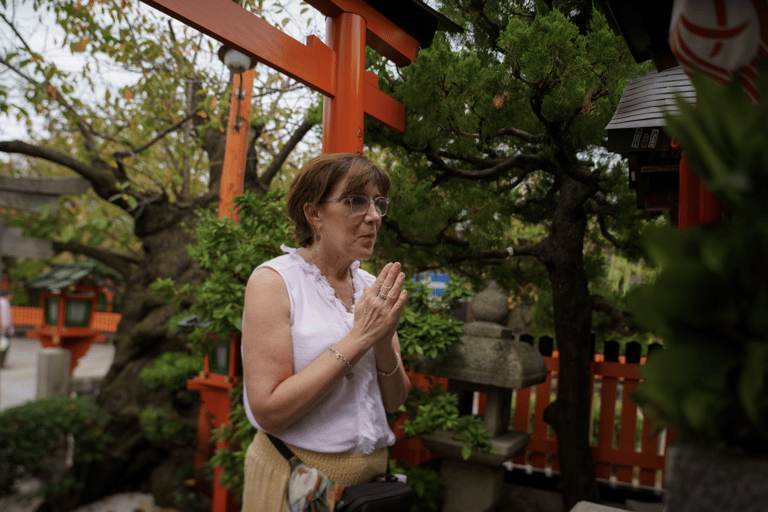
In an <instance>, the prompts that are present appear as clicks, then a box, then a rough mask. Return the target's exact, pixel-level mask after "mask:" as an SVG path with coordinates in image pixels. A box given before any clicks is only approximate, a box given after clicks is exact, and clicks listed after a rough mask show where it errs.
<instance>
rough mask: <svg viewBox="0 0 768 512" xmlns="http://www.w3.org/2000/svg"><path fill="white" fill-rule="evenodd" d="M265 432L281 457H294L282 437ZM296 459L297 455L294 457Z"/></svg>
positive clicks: (288, 458)
mask: <svg viewBox="0 0 768 512" xmlns="http://www.w3.org/2000/svg"><path fill="white" fill-rule="evenodd" d="M264 433H265V434H267V437H268V438H269V440H270V441H271V442H272V444H273V445H274V447H275V448H276V449H277V451H278V452H280V455H282V456H283V458H284V459H285V460H287V461H290V460H291V459H292V458H294V457H296V454H295V453H293V450H291V449H290V448H288V446H286V444H285V443H284V442H283V440H282V439H278V438H276V437H275V436H273V435H272V434H268V433H267V432H264ZM296 458H297V459H298V457H296ZM299 460H301V459H299ZM385 474H386V475H387V477H389V448H387V472H386V473H385Z"/></svg>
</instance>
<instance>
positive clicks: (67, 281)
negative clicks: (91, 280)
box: [25, 263, 96, 291]
mask: <svg viewBox="0 0 768 512" xmlns="http://www.w3.org/2000/svg"><path fill="white" fill-rule="evenodd" d="M95 271H96V264H95V263H62V264H56V265H53V266H52V267H51V268H50V269H49V270H46V271H45V272H43V273H42V274H40V275H39V276H37V277H36V278H34V279H32V280H30V281H27V282H26V283H25V284H26V287H27V288H36V289H46V290H49V291H56V290H61V289H64V288H67V287H68V286H72V285H75V284H78V283H79V282H81V281H83V280H84V279H86V278H87V277H88V276H91V275H93V274H94V272H95Z"/></svg>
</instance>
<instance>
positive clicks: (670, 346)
mask: <svg viewBox="0 0 768 512" xmlns="http://www.w3.org/2000/svg"><path fill="white" fill-rule="evenodd" d="M760 80H761V93H762V94H761V95H762V97H763V98H766V97H768V64H764V65H763V66H762V69H761V75H760ZM696 87H697V92H698V105H697V106H692V105H687V104H684V103H681V105H680V107H681V115H680V117H679V118H670V119H669V120H668V126H669V130H670V131H671V133H672V134H673V135H674V136H675V137H677V138H678V139H679V140H680V142H681V144H682V147H683V148H684V149H685V150H686V151H687V154H688V158H689V160H690V162H691V164H692V166H693V168H694V170H695V171H696V173H697V174H698V175H699V176H700V177H701V178H702V181H703V182H704V184H705V186H706V187H707V188H708V189H709V190H711V191H712V192H714V193H715V194H716V195H717V196H718V197H719V198H720V199H721V200H722V201H723V203H724V204H725V205H726V206H727V208H728V209H729V216H730V218H729V219H728V220H726V221H725V222H722V223H719V224H715V225H712V226H695V227H691V228H689V229H687V230H686V231H684V232H682V233H680V232H678V231H676V230H675V229H673V228H670V227H667V228H657V229H654V230H651V231H649V232H648V233H647V234H646V235H645V237H644V238H645V244H646V248H647V250H648V252H649V253H650V254H651V256H652V257H653V258H654V259H655V260H656V261H657V262H658V263H659V264H660V266H661V273H660V274H659V276H658V278H657V280H656V282H655V283H654V284H653V285H646V286H642V287H638V288H636V289H635V290H633V296H632V297H631V302H630V303H631V304H632V307H633V312H634V313H635V314H636V315H637V317H638V319H639V320H641V321H642V322H644V323H645V324H646V325H647V326H648V327H650V328H652V329H654V330H656V331H657V332H658V333H659V334H660V336H661V338H662V339H663V340H664V345H665V348H664V350H663V351H660V353H657V354H653V355H651V356H650V357H649V358H648V361H647V363H646V364H645V366H644V368H643V378H644V382H643V384H642V385H641V386H640V387H639V388H638V389H637V390H636V392H635V395H634V398H635V400H636V401H637V402H638V404H640V405H641V406H642V407H643V408H644V411H645V412H646V413H647V415H648V416H649V417H651V418H652V419H655V420H656V422H657V423H658V424H659V425H660V426H670V427H672V428H674V429H675V430H676V431H677V432H678V433H679V434H680V435H682V436H683V437H686V438H688V439H690V440H693V441H695V442H698V443H700V444H701V445H703V446H706V447H709V448H713V449H718V450H725V451H728V452H735V453H749V454H753V455H756V454H768V314H766V312H768V208H766V205H768V144H766V140H768V107H767V106H766V104H765V103H763V105H761V106H754V105H751V104H750V103H749V101H748V100H747V98H746V96H745V94H744V92H743V91H742V90H741V86H740V84H739V83H738V82H734V83H732V84H731V85H730V86H728V87H722V86H720V85H717V84H715V83H714V82H711V81H710V80H708V79H703V78H702V79H698V80H696Z"/></svg>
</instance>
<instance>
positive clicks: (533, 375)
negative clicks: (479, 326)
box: [417, 326, 547, 389]
mask: <svg viewBox="0 0 768 512" xmlns="http://www.w3.org/2000/svg"><path fill="white" fill-rule="evenodd" d="M499 327H501V326H499ZM461 339H462V341H463V342H464V344H463V345H460V346H458V347H452V348H451V349H449V350H448V352H447V353H446V354H445V356H444V357H443V358H442V360H432V359H428V358H422V359H421V361H420V364H419V366H418V369H417V371H419V372H421V373H427V374H430V375H437V376H439V377H447V378H449V379H456V380H462V381H466V382H472V383H475V384H485V385H490V386H497V387H502V388H510V389H519V388H525V387H528V386H533V385H534V384H539V383H541V382H544V381H545V380H546V378H547V365H546V363H545V362H544V358H543V357H541V354H539V351H538V350H536V348H534V347H532V346H531V345H528V344H527V343H523V342H520V341H514V340H511V339H498V338H496V339H492V338H483V337H477V336H467V335H464V336H462V338H461Z"/></svg>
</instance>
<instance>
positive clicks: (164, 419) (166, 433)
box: [139, 407, 195, 444]
mask: <svg viewBox="0 0 768 512" xmlns="http://www.w3.org/2000/svg"><path fill="white" fill-rule="evenodd" d="M139 419H140V420H141V426H142V427H143V428H144V432H146V434H147V439H149V440H150V441H153V442H156V443H182V444H187V443H189V441H191V440H193V439H195V426H193V425H190V424H188V423H186V422H184V421H182V420H180V419H178V417H174V416H172V415H171V413H169V412H168V411H167V410H165V409H161V408H159V407H147V408H146V409H144V410H143V411H141V413H140V415H139Z"/></svg>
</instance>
